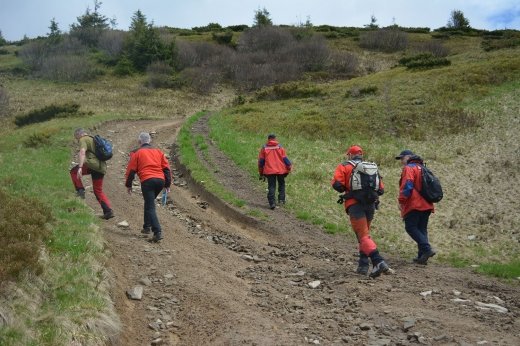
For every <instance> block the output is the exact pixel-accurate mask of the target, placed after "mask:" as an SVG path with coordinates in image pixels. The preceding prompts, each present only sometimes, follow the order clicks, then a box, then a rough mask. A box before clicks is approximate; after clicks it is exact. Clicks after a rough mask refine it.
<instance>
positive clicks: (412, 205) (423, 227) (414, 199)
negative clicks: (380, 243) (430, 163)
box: [395, 149, 436, 264]
mask: <svg viewBox="0 0 520 346" xmlns="http://www.w3.org/2000/svg"><path fill="white" fill-rule="evenodd" d="M395 158H396V160H401V164H402V165H403V170H402V172H401V179H400V180H399V197H398V202H399V210H400V211H401V217H402V218H403V220H404V225H405V229H406V233H408V235H409V236H410V237H411V238H412V239H413V240H414V241H415V242H416V243H417V248H418V253H417V257H416V258H414V259H413V261H414V262H415V263H418V264H428V259H429V258H430V257H433V256H435V254H436V252H435V250H434V249H433V248H432V247H431V245H430V242H429V241H428V220H429V218H430V214H431V213H432V212H433V211H434V207H433V203H430V202H428V201H426V200H425V199H424V198H423V197H422V196H421V194H420V193H419V191H421V187H422V180H421V166H422V164H423V160H422V159H421V157H420V156H418V155H415V154H414V153H413V152H412V151H411V150H408V149H406V150H403V151H402V152H401V153H400V154H399V155H398V156H396V157H395Z"/></svg>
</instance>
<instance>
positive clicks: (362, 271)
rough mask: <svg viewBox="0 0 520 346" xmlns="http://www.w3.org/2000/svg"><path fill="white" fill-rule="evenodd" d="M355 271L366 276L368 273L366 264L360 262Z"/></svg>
mask: <svg viewBox="0 0 520 346" xmlns="http://www.w3.org/2000/svg"><path fill="white" fill-rule="evenodd" d="M356 273H358V274H360V275H365V276H366V275H367V274H368V264H360V265H359V266H358V267H357V269H356Z"/></svg>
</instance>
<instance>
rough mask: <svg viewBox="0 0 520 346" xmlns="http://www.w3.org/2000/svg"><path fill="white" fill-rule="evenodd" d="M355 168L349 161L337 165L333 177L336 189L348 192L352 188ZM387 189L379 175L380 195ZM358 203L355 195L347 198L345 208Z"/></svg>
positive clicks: (332, 182) (333, 184)
mask: <svg viewBox="0 0 520 346" xmlns="http://www.w3.org/2000/svg"><path fill="white" fill-rule="evenodd" d="M353 170H354V166H353V165H352V164H350V163H349V162H348V161H346V162H343V163H342V164H340V165H338V166H337V167H336V170H335V171H334V178H332V181H331V184H332V187H333V188H334V190H336V191H338V192H345V194H348V193H349V192H350V191H351V190H350V178H351V177H352V171H353ZM384 189H385V185H384V184H383V179H382V178H381V177H379V191H380V195H381V194H383V192H384ZM356 203H358V201H357V200H356V199H355V198H354V197H350V198H348V199H346V200H345V203H344V205H345V209H348V208H349V207H350V206H351V205H354V204H356Z"/></svg>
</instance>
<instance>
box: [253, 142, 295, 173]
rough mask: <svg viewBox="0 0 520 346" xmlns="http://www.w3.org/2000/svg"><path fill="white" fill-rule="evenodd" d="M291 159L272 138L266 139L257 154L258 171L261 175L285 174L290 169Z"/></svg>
mask: <svg viewBox="0 0 520 346" xmlns="http://www.w3.org/2000/svg"><path fill="white" fill-rule="evenodd" d="M291 167H292V164H291V161H289V159H288V158H287V155H286V154H285V149H284V148H282V146H281V145H280V144H279V143H278V142H277V141H276V140H274V139H271V140H269V141H267V144H265V145H264V146H263V147H262V149H260V153H259V154H258V173H260V174H261V175H271V174H287V173H289V172H290V171H291Z"/></svg>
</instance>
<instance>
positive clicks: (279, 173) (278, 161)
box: [258, 134, 292, 209]
mask: <svg viewBox="0 0 520 346" xmlns="http://www.w3.org/2000/svg"><path fill="white" fill-rule="evenodd" d="M291 168H292V164H291V161H290V160H289V159H288V158H287V155H286V154H285V149H284V148H282V146H281V145H280V143H278V141H277V140H276V136H275V135H274V134H270V135H268V136H267V143H266V144H265V145H264V146H263V147H262V149H260V153H259V154H258V173H259V174H260V179H263V177H266V178H267V191H268V192H267V201H268V202H269V208H271V209H274V208H275V207H276V203H275V192H276V182H278V204H285V177H287V174H289V173H290V172H291Z"/></svg>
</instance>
